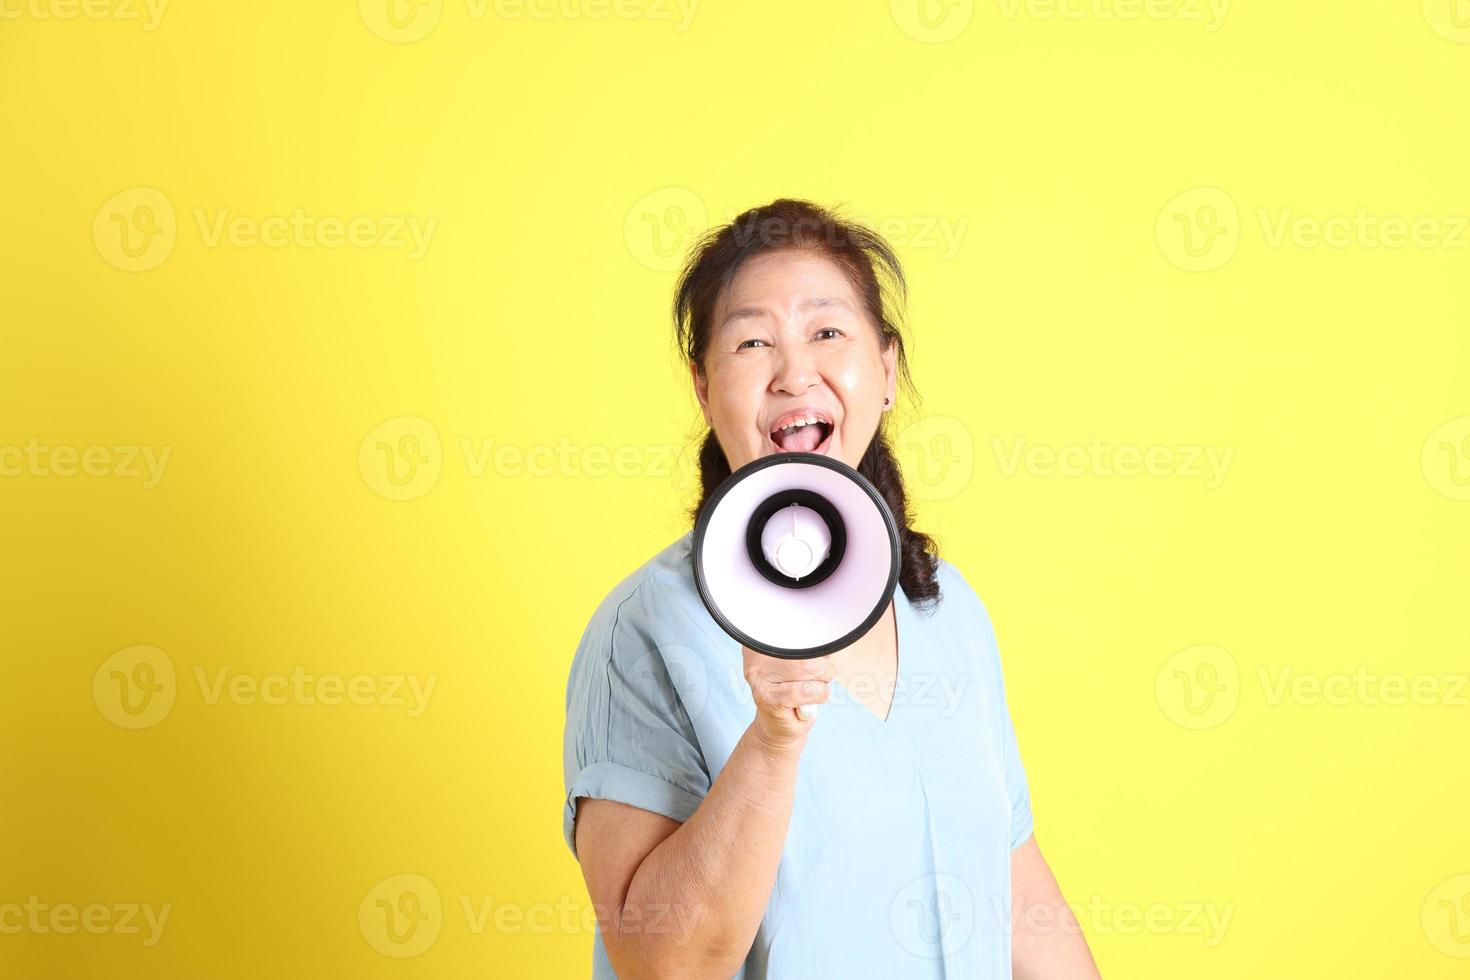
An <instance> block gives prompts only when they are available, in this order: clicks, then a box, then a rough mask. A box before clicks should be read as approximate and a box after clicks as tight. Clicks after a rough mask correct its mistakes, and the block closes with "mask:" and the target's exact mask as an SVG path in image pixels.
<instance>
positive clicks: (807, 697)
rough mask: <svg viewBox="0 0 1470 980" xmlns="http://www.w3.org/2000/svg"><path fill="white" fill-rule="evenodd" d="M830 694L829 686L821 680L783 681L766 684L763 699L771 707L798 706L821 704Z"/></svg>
mask: <svg viewBox="0 0 1470 980" xmlns="http://www.w3.org/2000/svg"><path fill="white" fill-rule="evenodd" d="M831 694H832V691H831V688H830V687H828V686H827V684H826V683H824V682H822V681H785V682H784V683H779V684H769V685H767V687H766V690H765V697H764V700H765V702H766V704H768V705H770V706H771V707H773V708H799V707H801V706H802V705H804V704H821V703H822V702H824V701H826V700H827V699H828V698H829V697H830V696H831Z"/></svg>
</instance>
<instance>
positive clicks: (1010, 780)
mask: <svg viewBox="0 0 1470 980" xmlns="http://www.w3.org/2000/svg"><path fill="white" fill-rule="evenodd" d="M943 567H944V568H945V570H946V571H948V572H950V573H952V575H951V579H950V580H951V582H953V583H954V584H955V586H957V587H958V588H959V589H961V590H962V591H963V592H964V594H965V595H967V596H968V598H969V599H970V600H971V601H972V602H973V604H974V605H973V608H974V610H975V616H976V617H977V618H978V620H979V622H978V626H979V633H980V636H981V638H982V644H983V647H984V652H985V655H986V657H987V658H988V661H989V669H990V671H991V682H992V683H993V684H994V690H995V695H996V703H997V704H998V705H1000V722H1001V723H1000V740H1001V756H1002V760H1003V765H1004V767H1005V783H1006V795H1007V796H1008V797H1009V798H1010V804H1011V850H1015V849H1016V848H1018V847H1020V846H1021V845H1022V844H1024V843H1026V840H1027V838H1029V837H1030V836H1031V832H1032V830H1033V826H1032V824H1033V821H1032V816H1031V787H1030V784H1029V783H1028V782H1027V780H1026V767H1025V765H1024V764H1022V762H1021V750H1020V747H1019V746H1018V745H1017V743H1016V726H1015V724H1014V723H1013V722H1012V720H1011V708H1010V702H1009V699H1007V697H1006V683H1005V673H1004V671H1003V670H1002V668H1001V661H1000V648H999V645H998V644H997V643H996V639H995V627H994V625H993V624H992V623H991V621H990V611H989V610H988V609H986V608H985V603H984V602H983V601H982V600H981V599H980V596H979V595H977V594H976V593H975V590H974V589H972V588H971V587H970V584H969V582H967V581H966V580H965V578H964V576H963V575H961V574H960V572H959V570H958V569H956V568H954V567H953V566H952V565H950V564H949V563H947V562H946V563H945V564H944V566H943Z"/></svg>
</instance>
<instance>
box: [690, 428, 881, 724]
mask: <svg viewBox="0 0 1470 980" xmlns="http://www.w3.org/2000/svg"><path fill="white" fill-rule="evenodd" d="M693 559H694V580H695V584H696V585H697V586H698V588H699V597H700V598H701V599H702V600H703V601H704V605H705V607H706V608H707V609H708V610H709V613H710V615H711V616H712V617H713V618H714V620H715V622H716V623H718V624H719V625H720V628H721V629H723V630H724V631H725V632H726V633H728V634H729V635H730V636H731V637H733V638H734V639H736V640H738V641H739V642H740V647H741V650H742V651H743V653H744V657H745V679H746V681H747V682H748V683H749V684H750V690H751V692H752V694H754V696H755V704H756V720H755V724H756V726H757V728H758V733H759V734H760V736H761V737H762V738H764V739H766V740H767V741H768V742H770V743H771V744H774V745H786V744H791V743H793V742H795V741H797V740H799V739H801V738H803V737H804V736H805V735H806V733H807V732H808V731H810V730H811V727H812V724H813V722H814V720H815V718H816V715H817V706H818V705H820V704H822V703H823V702H824V701H826V700H827V697H828V694H829V692H830V687H829V684H830V683H831V681H832V673H833V667H832V663H831V655H832V654H834V653H836V652H837V651H839V650H841V649H843V648H844V647H847V646H849V645H850V644H852V643H853V642H855V641H856V640H858V639H859V638H860V637H862V636H863V635H864V634H865V633H867V632H868V630H869V629H871V628H872V626H873V624H874V623H876V622H877V621H878V620H879V618H881V617H882V615H883V613H884V611H885V610H886V609H887V608H888V605H889V602H890V601H891V600H892V598H893V592H894V589H895V588H896V586H897V584H898V570H899V558H898V525H897V523H896V522H895V521H894V519H893V514H892V513H891V512H890V511H889V509H888V505H887V503H886V502H885V501H884V500H883V497H882V495H881V494H880V493H879V492H878V490H877V488H876V487H874V486H873V484H872V483H870V482H869V481H868V480H867V479H866V478H865V477H863V476H862V474H860V473H859V472H858V471H857V470H855V469H853V468H852V467H850V466H848V465H847V464H846V463H843V462H842V461H840V460H837V459H833V458H831V457H828V456H823V455H820V454H817V453H804V452H789V453H780V454H777V455H774V456H765V457H761V458H759V459H756V460H753V461H751V462H749V463H746V464H745V465H744V466H742V467H740V469H738V470H736V471H735V472H734V473H732V474H730V475H729V476H728V477H726V478H725V480H724V481H723V482H722V483H721V484H720V486H719V487H717V488H716V490H715V492H714V494H713V496H711V498H710V500H709V502H708V503H707V504H706V505H705V507H704V508H703V511H702V513H701V514H700V517H699V520H698V521H697V522H696V524H695V527H694V543H693Z"/></svg>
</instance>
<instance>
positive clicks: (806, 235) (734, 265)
mask: <svg viewBox="0 0 1470 980" xmlns="http://www.w3.org/2000/svg"><path fill="white" fill-rule="evenodd" d="M782 249H805V250H811V251H816V252H819V253H821V254H822V255H825V256H826V257H828V258H830V259H831V260H833V261H834V262H836V263H837V265H838V266H839V267H841V269H842V271H843V272H844V273H845V274H846V275H847V277H848V280H849V282H851V283H852V287H853V290H854V292H856V293H857V295H858V297H859V298H860V300H861V302H862V305H863V309H864V311H865V312H866V314H867V319H868V321H869V322H870V323H871V324H872V325H873V328H874V330H876V331H877V333H878V341H879V346H880V347H885V348H886V346H887V345H889V344H897V345H898V374H899V380H900V384H901V385H902V387H903V389H904V390H905V391H906V392H908V393H909V395H910V397H911V398H913V399H914V400H916V401H917V392H916V391H915V390H914V386H913V381H912V379H911V378H910V377H909V370H908V361H907V358H906V357H905V351H904V349H905V344H904V341H903V335H902V332H901V330H900V327H899V324H900V322H901V320H902V316H903V308H904V305H905V303H906V301H907V298H908V287H907V283H906V282H905V280H904V275H903V270H902V268H901V267H900V266H899V262H898V256H897V255H895V254H894V251H893V249H892V247H891V246H889V244H888V243H887V242H886V241H884V239H883V237H882V236H881V235H879V234H877V233H876V232H874V231H871V230H869V229H868V228H865V227H863V226H862V225H861V224H858V223H856V222H852V221H847V220H845V219H843V218H840V217H839V216H838V215H837V214H836V213H835V211H833V210H831V209H829V208H825V207H822V206H821V205H818V204H814V203H812V202H810V201H801V200H793V199H790V198H781V199H779V200H776V201H772V202H771V203H770V204H767V205H764V206H762V207H757V208H751V209H750V210H749V211H746V212H745V213H744V214H741V215H740V216H739V217H737V218H735V219H734V220H732V221H731V222H730V223H729V224H727V225H722V226H719V227H717V228H713V229H711V230H710V231H708V232H706V233H705V234H704V235H703V236H702V237H701V238H700V239H699V241H697V242H696V243H695V244H694V246H693V248H692V249H691V251H690V255H689V258H688V261H687V262H686V264H685V266H684V270H683V272H682V273H681V274H680V276H679V282H678V287H677V288H676V290H675V294H674V334H675V340H676V342H677V343H678V345H679V351H680V354H681V356H682V357H683V358H684V360H685V363H686V364H688V365H697V366H698V369H699V370H700V371H701V372H703V370H704V356H705V352H706V349H707V348H708V346H709V340H710V332H711V327H712V322H713V320H714V310H715V304H716V302H717V301H718V300H719V297H720V294H721V292H722V291H723V290H724V288H725V287H726V286H728V285H729V284H730V282H731V280H733V279H734V278H735V274H736V273H737V272H738V271H739V270H740V267H741V266H742V265H743V264H744V263H745V261H746V260H747V259H749V258H751V257H752V256H755V255H760V254H762V253H764V252H774V251H779V250H782ZM891 414H892V413H890V412H884V413H882V415H881V416H880V420H879V423H878V430H877V432H875V433H874V434H873V439H872V441H871V442H870V443H868V448H867V450H866V451H865V452H864V453H863V457H862V460H861V461H860V462H859V464H858V467H857V470H858V472H859V473H861V474H862V475H863V476H864V477H866V478H867V479H868V480H869V481H870V482H871V483H872V484H873V486H874V487H876V488H877V490H878V493H879V494H880V495H882V497H883V499H884V500H885V501H886V502H887V504H888V509H889V510H891V511H892V512H893V519H894V521H895V522H896V523H897V524H898V551H899V561H900V568H899V574H898V580H899V583H900V584H901V585H902V586H903V591H904V593H905V594H906V595H907V596H908V597H909V599H910V601H912V602H913V603H915V604H916V605H923V606H927V607H932V606H934V605H937V604H938V603H939V601H940V600H941V599H942V598H943V597H942V596H941V595H940V590H939V581H938V579H937V577H936V572H937V571H938V567H939V548H938V545H937V544H936V542H935V541H934V539H933V538H931V537H930V536H929V535H927V534H924V533H923V532H921V531H918V530H916V529H914V528H913V527H912V526H910V520H911V516H910V514H909V507H908V494H907V493H906V492H905V490H904V483H903V473H902V471H901V470H900V468H899V465H898V459H897V458H896V457H895V456H894V455H893V451H892V448H891V447H890V446H889V442H888V433H887V431H886V430H887V426H888V419H889V416H890V415H891ZM729 475H730V463H729V460H727V459H726V458H725V451H724V449H723V448H721V446H720V443H719V440H718V439H717V438H716V437H715V432H714V430H713V429H710V430H709V431H708V432H706V433H705V435H704V441H703V443H702V444H701V445H700V450H699V478H700V492H699V501H698V502H697V503H696V504H695V505H694V506H693V507H692V508H690V511H689V516H690V520H691V521H693V522H697V521H698V520H699V515H700V514H701V513H702V512H703V511H704V507H705V504H706V503H707V502H708V501H709V499H710V497H711V496H713V494H714V492H715V490H716V488H718V487H719V485H720V483H721V482H723V481H724V479H725V478H726V477H728V476H729Z"/></svg>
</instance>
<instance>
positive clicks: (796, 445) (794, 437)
mask: <svg viewBox="0 0 1470 980" xmlns="http://www.w3.org/2000/svg"><path fill="white" fill-rule="evenodd" d="M772 438H773V439H775V440H776V445H778V446H780V447H781V448H782V449H784V450H786V451H788V452H796V453H809V452H812V451H813V450H815V449H816V448H817V447H818V446H819V445H821V444H822V426H821V424H820V423H814V424H812V425H803V426H802V427H801V428H799V429H778V430H776V434H775V435H774V436H773V437H772Z"/></svg>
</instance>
